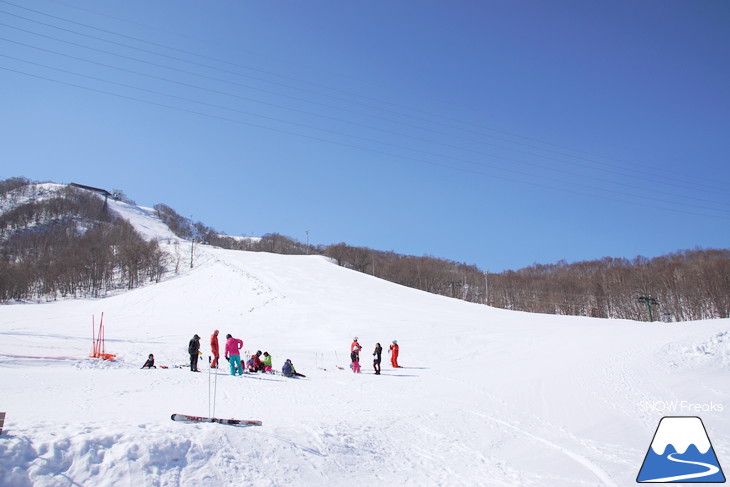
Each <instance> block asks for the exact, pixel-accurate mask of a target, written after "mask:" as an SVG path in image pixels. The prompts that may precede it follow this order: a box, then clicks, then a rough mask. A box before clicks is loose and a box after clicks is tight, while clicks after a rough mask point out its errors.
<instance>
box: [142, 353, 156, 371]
mask: <svg viewBox="0 0 730 487" xmlns="http://www.w3.org/2000/svg"><path fill="white" fill-rule="evenodd" d="M142 368H143V369H144V368H148V369H156V368H157V367H155V356H154V355H152V354H150V356H149V357H147V362H145V363H144V365H143V366H142Z"/></svg>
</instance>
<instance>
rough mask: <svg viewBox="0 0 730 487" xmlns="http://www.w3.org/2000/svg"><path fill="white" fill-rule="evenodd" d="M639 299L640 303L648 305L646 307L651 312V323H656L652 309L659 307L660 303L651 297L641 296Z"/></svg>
mask: <svg viewBox="0 0 730 487" xmlns="http://www.w3.org/2000/svg"><path fill="white" fill-rule="evenodd" d="M638 299H639V302H640V303H644V304H646V307H647V309H648V310H649V321H654V317H653V315H652V313H651V307H652V306H659V301H657V300H656V298H652V297H651V296H639V298H638Z"/></svg>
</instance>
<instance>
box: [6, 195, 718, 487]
mask: <svg viewBox="0 0 730 487" xmlns="http://www.w3.org/2000/svg"><path fill="white" fill-rule="evenodd" d="M110 204H111V207H112V208H114V209H115V210H117V211H119V212H120V213H122V214H123V215H125V217H127V218H128V219H130V221H131V222H132V223H133V224H134V225H135V226H136V227H137V228H140V229H141V231H142V232H143V234H144V235H145V236H146V238H159V239H160V240H161V242H162V245H164V246H169V248H170V249H172V246H173V244H174V242H175V241H177V242H178V246H179V247H178V248H179V249H181V250H182V251H185V252H189V251H190V243H189V242H180V241H178V239H176V238H174V236H172V235H171V234H169V233H168V232H169V230H167V229H166V227H164V225H162V226H161V222H159V220H156V218H155V216H154V212H153V211H150V210H146V209H144V208H138V207H135V206H133V205H127V204H123V203H119V202H110ZM195 252H196V255H195V267H194V268H193V269H189V268H188V269H186V270H185V271H184V272H181V273H180V274H178V275H169V276H167V278H166V279H165V280H163V281H162V282H161V283H159V284H154V285H147V286H145V287H143V288H140V289H136V290H134V291H130V292H127V293H124V294H119V295H115V296H111V297H108V298H104V299H87V300H69V301H58V302H52V303H41V304H14V305H5V306H0V384H1V385H2V393H1V394H0V411H7V413H8V417H7V420H6V424H5V428H4V432H3V434H2V436H0V485H3V486H31V485H32V486H72V485H74V486H75V485H82V486H91V485H93V486H123V485H130V486H217V487H218V486H232V485H250V486H315V485H316V486H320V485H332V486H345V485H346V486H348V487H351V486H370V485H374V484H378V483H383V484H384V485H419V486H420V485H424V486H561V487H565V486H626V485H633V484H634V483H635V479H636V475H637V472H638V470H639V468H640V467H641V463H642V460H643V459H644V456H645V454H646V452H647V448H648V447H649V445H650V443H651V441H652V435H653V434H654V431H655V429H656V427H657V424H658V422H659V419H660V418H661V417H662V416H665V415H691V416H701V417H702V420H703V422H704V424H705V425H706V427H707V430H708V433H709V435H710V437H711V440H712V443H713V446H714V448H715V451H716V452H717V456H718V458H719V460H720V463H721V464H723V463H725V464H730V460H729V459H730V420H729V419H728V412H730V409H729V408H730V397H729V396H730V392H729V391H730V389H728V387H727V378H728V372H729V371H730V331H729V330H730V320H714V321H704V322H692V323H681V324H679V323H673V324H666V323H642V322H632V321H620V320H600V319H591V318H581V317H565V316H553V315H537V314H527V313H520V312H510V311H505V310H499V309H493V308H489V307H486V306H482V305H476V304H471V303H466V302H462V301H458V300H454V299H449V298H445V297H441V296H435V295H431V294H427V293H424V292H420V291H416V290H413V289H409V288H405V287H402V286H398V285H395V284H392V283H388V282H385V281H382V280H379V279H376V278H374V277H372V276H369V275H365V274H361V273H357V272H354V271H351V270H347V269H345V268H342V267H338V266H337V265H335V264H333V263H332V262H331V261H329V260H328V259H326V258H323V257H321V256H283V255H274V254H267V253H249V252H240V251H227V250H221V249H216V248H210V247H205V246H196V250H195ZM102 312H103V313H104V324H105V329H106V351H107V352H108V353H113V354H116V355H117V357H118V359H117V361H115V362H104V361H100V360H97V359H91V358H88V355H89V353H90V351H91V334H92V316H93V317H94V319H95V322H96V324H97V325H98V322H99V319H100V316H101V313H102ZM214 329H219V330H220V332H221V338H222V340H221V344H223V342H224V337H225V335H226V334H227V333H231V334H233V335H234V336H235V337H238V338H241V339H242V340H243V341H244V349H245V350H249V351H254V352H255V351H256V350H262V351H264V350H266V351H268V352H269V353H270V354H271V355H272V356H273V358H274V366H275V368H278V369H280V368H281V365H282V364H283V362H284V361H285V360H286V359H287V358H290V359H291V360H292V361H293V362H294V364H295V365H296V367H297V370H299V371H300V372H302V373H304V374H306V375H307V377H306V378H304V379H288V378H285V377H282V376H280V375H262V374H256V375H244V376H242V377H231V376H230V375H229V374H228V373H227V370H226V369H225V368H221V369H218V370H212V371H211V370H209V369H208V367H207V355H208V354H209V347H208V341H209V337H210V335H211V333H212V332H213V330H214ZM195 333H197V334H198V335H200V336H201V337H202V339H201V344H202V350H203V352H204V354H205V356H204V359H203V361H202V363H201V370H202V371H204V372H203V373H198V374H196V373H192V372H190V371H189V370H186V369H184V368H172V367H173V366H174V365H183V364H185V363H186V362H187V361H188V357H187V344H188V341H189V340H190V338H191V337H192V335H193V334H195ZM354 336H358V337H359V341H360V343H361V344H362V345H363V347H364V350H363V352H362V353H361V364H362V368H363V373H362V374H353V373H352V372H351V371H350V370H349V368H348V367H347V366H348V363H349V359H348V353H349V345H350V343H351V341H352V338H353V337H354ZM394 339H397V340H398V343H399V344H400V346H401V353H400V357H399V362H400V363H401V365H402V366H403V368H400V369H393V368H391V367H390V365H389V360H388V359H389V357H388V355H387V352H384V354H383V373H382V375H379V376H376V375H374V374H373V373H372V372H373V371H372V366H371V363H372V358H371V353H372V350H373V348H374V346H375V343H376V342H380V343H381V344H382V345H383V347H384V349H385V350H387V347H388V344H389V343H390V342H391V341H392V340H394ZM149 353H154V355H155V358H156V363H157V364H158V365H168V366H170V367H171V368H168V369H162V368H157V369H154V370H141V369H140V367H141V366H142V364H143V363H144V361H145V359H146V357H147V355H148V354H149ZM225 365H227V363H226V362H225V361H223V366H225ZM338 366H339V367H342V369H340V368H339V367H338ZM213 399H214V400H213ZM710 405H711V406H710ZM213 408H215V416H217V417H222V418H239V419H257V420H261V421H263V426H261V427H248V428H239V427H232V426H224V425H219V424H182V423H177V422H173V421H171V420H170V415H171V414H172V413H183V414H190V415H199V416H208V415H209V413H212V412H213ZM667 408H673V409H677V410H676V411H668V410H667ZM662 409H663V410H662Z"/></svg>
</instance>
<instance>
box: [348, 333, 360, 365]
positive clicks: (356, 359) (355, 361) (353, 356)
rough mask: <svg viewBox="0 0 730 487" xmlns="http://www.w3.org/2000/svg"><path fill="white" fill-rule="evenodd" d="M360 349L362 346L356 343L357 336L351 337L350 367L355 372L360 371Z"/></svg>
mask: <svg viewBox="0 0 730 487" xmlns="http://www.w3.org/2000/svg"><path fill="white" fill-rule="evenodd" d="M360 350H362V347H361V346H360V343H358V341H357V337H355V338H353V339H352V345H350V360H351V361H352V363H351V364H350V368H351V369H352V371H353V372H355V373H356V374H359V373H360Z"/></svg>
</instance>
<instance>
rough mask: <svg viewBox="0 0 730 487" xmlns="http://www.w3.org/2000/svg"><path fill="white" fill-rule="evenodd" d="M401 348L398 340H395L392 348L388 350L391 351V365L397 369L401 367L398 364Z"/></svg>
mask: <svg viewBox="0 0 730 487" xmlns="http://www.w3.org/2000/svg"><path fill="white" fill-rule="evenodd" d="M399 348H400V347H398V340H393V343H391V344H390V348H389V349H388V352H389V353H390V365H392V366H393V367H395V368H396V369H397V368H398V367H400V365H398V350H399Z"/></svg>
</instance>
